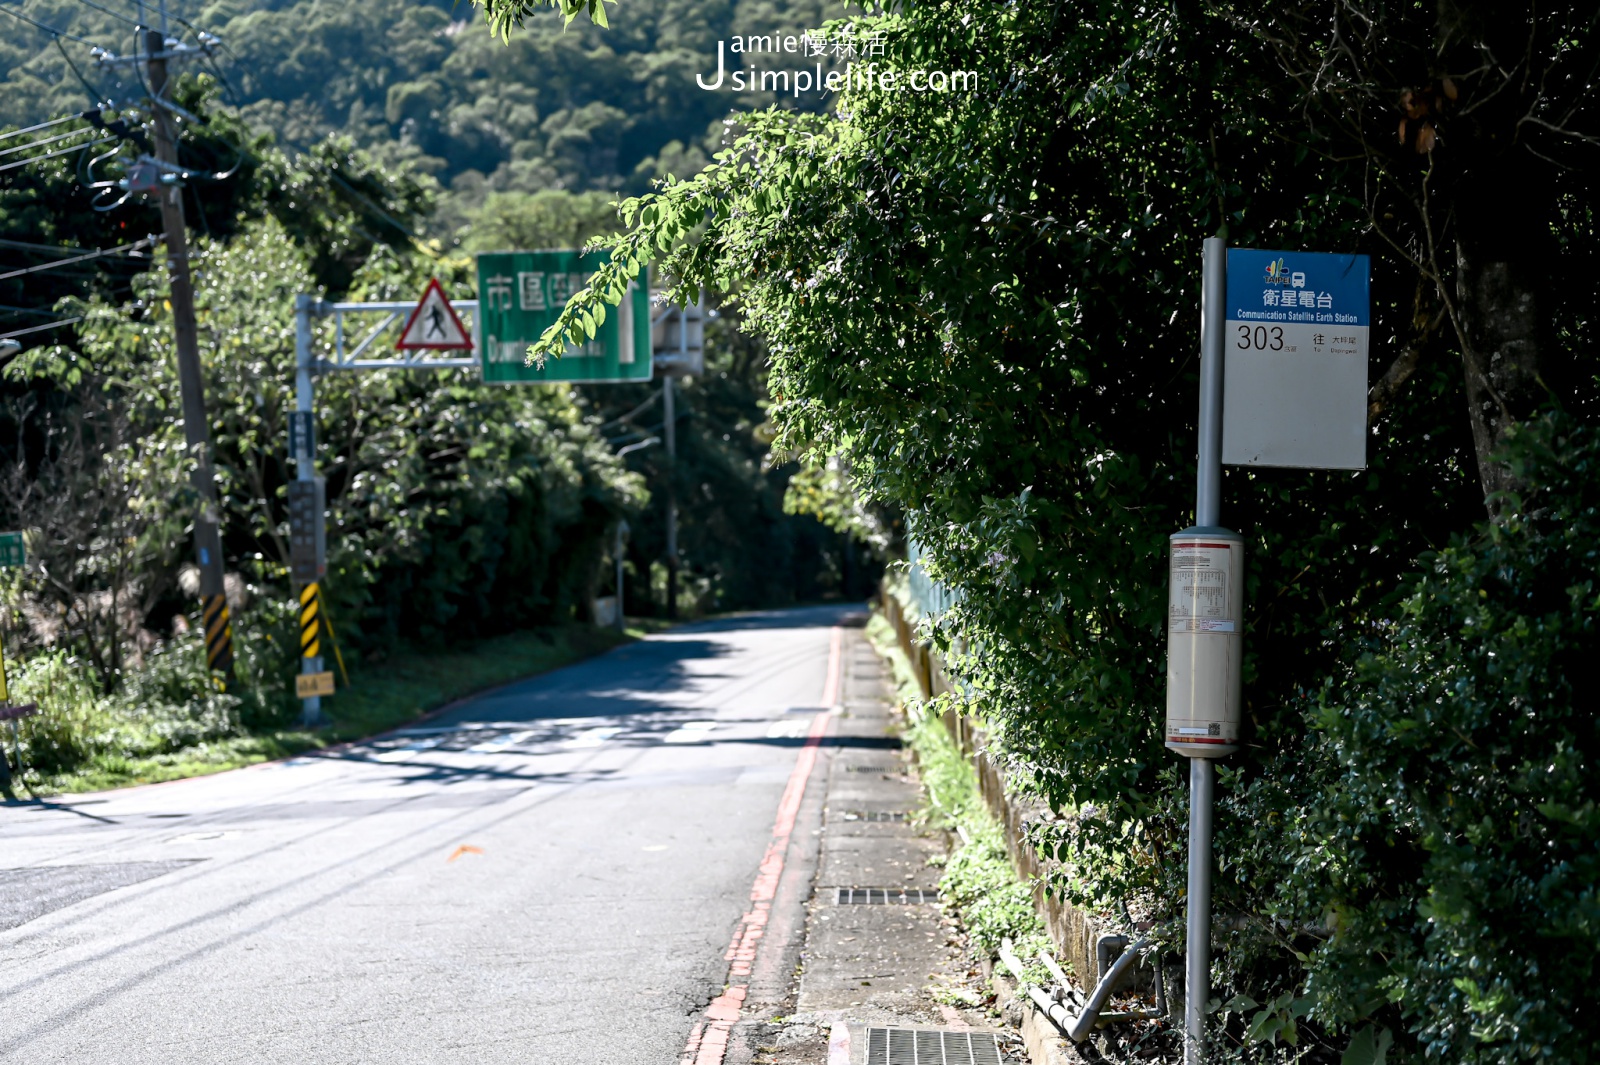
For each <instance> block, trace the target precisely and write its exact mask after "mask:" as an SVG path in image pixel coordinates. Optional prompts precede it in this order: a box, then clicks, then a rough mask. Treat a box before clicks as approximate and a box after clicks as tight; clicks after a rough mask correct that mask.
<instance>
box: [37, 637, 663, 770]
mask: <svg viewBox="0 0 1600 1065" xmlns="http://www.w3.org/2000/svg"><path fill="white" fill-rule="evenodd" d="M647 625H648V628H649V631H657V630H658V629H659V628H664V627H665V626H664V625H659V626H658V625H656V624H654V623H647ZM643 635H645V629H642V628H632V627H630V629H629V631H628V633H627V635H623V634H621V633H618V632H617V631H616V630H614V629H599V628H595V627H594V626H592V625H562V626H554V627H549V628H536V629H529V630H525V631H522V632H515V633H510V634H507V635H504V636H497V637H493V638H491V639H487V640H483V641H481V642H479V643H476V644H472V645H470V646H464V647H458V648H451V649H448V650H440V651H425V650H419V649H415V648H408V649H404V650H400V651H397V652H395V653H394V654H393V655H392V656H390V657H389V658H388V659H387V660H385V661H383V662H379V663H371V664H366V665H362V666H358V667H357V668H356V669H354V670H352V671H351V676H350V685H349V686H348V687H346V686H345V685H344V683H343V681H344V678H343V676H342V675H338V674H337V673H336V675H338V679H339V691H338V693H337V694H335V695H333V696H332V697H330V698H326V699H324V700H323V704H322V705H323V711H324V713H325V714H327V715H328V716H329V717H330V718H331V719H332V725H331V726H329V727H327V728H323V729H318V730H315V731H310V730H305V729H295V728H281V729H270V730H256V731H250V732H244V733H243V734H235V735H223V736H214V735H211V736H207V738H205V739H204V740H203V741H201V742H195V743H188V744H183V745H180V746H177V748H176V749H174V750H168V751H163V752H160V753H130V751H132V752H138V750H139V747H140V746H141V745H142V744H141V743H138V742H131V741H121V740H119V735H120V734H121V733H122V732H123V731H125V730H126V726H125V723H123V722H119V721H118V720H116V718H115V716H114V715H112V714H109V713H107V712H105V711H104V710H101V709H97V708H96V707H95V704H94V700H93V697H92V695H88V694H86V693H84V692H82V691H79V690H77V686H76V685H74V684H73V682H72V680H71V678H68V677H65V675H64V674H62V673H61V670H59V669H57V670H56V673H57V674H58V676H56V677H53V678H50V680H51V683H52V685H53V687H52V689H51V691H50V695H51V697H50V698H40V699H39V702H40V704H41V705H42V706H44V707H45V710H46V714H50V712H51V709H52V706H55V707H56V713H55V714H54V715H52V718H53V720H52V721H51V722H50V724H53V725H55V726H57V727H61V726H63V725H71V726H72V727H75V728H76V729H77V730H78V731H80V732H81V731H85V730H92V731H94V732H95V735H94V736H92V737H91V738H89V739H88V740H87V741H84V742H83V744H82V752H83V753H82V756H81V758H79V759H78V760H77V761H76V764H75V765H72V766H71V767H70V768H68V769H63V770H58V771H55V772H38V771H36V770H33V769H29V770H28V772H27V773H26V775H25V777H24V781H23V782H24V784H25V787H26V790H27V791H30V792H32V793H33V794H35V795H52V794H61V793H76V792H86V791H100V790H104V789H106V788H120V787H128V786H131V785H135V784H153V783H158V782H160V781H164V780H177V779H180V778H184V777H195V776H204V775H206V774H209V773H220V772H224V771H226V770H229V769H239V768H241V767H243V766H247V765H254V764H256V763H258V762H266V761H271V760H272V759H275V758H286V757H290V756H293V755H296V754H302V753H304V752H306V751H310V750H316V749H319V748H322V747H327V746H329V745H330V744H335V743H341V742H345V741H348V740H355V739H361V738H364V737H366V736H371V735H373V734H375V733H379V732H384V731H386V730H388V729H392V728H397V727H399V726H402V725H405V724H407V723H409V722H412V721H415V720H416V719H417V718H419V717H421V716H422V715H424V714H426V713H428V712H429V711H431V710H436V709H438V708H439V707H441V706H444V705H445V704H447V703H450V702H452V701H454V700H456V699H460V698H463V697H465V696H468V695H471V694H473V693H475V692H480V691H483V690H485V689H487V688H493V687H496V686H498V685H501V684H505V683H508V682H510V681H514V680H517V679H519V678H522V677H529V676H533V675H535V674H538V673H545V672H548V671H550V670H553V669H559V668H561V667H562V666H566V665H571V664H572V663H574V662H579V661H582V660H583V659H585V658H589V657H592V656H593V655H596V654H599V653H601V652H602V651H606V650H609V649H611V648H613V647H616V646H618V645H619V644H623V643H627V642H629V641H630V640H633V639H638V638H639V637H641V636H643ZM41 672H42V671H41ZM42 680H43V678H41V682H42ZM41 694H43V693H41ZM44 720H45V719H44V718H33V719H30V720H29V724H30V725H31V724H33V723H34V722H43V721H44ZM47 728H48V726H44V725H41V726H40V727H38V728H37V731H36V734H34V735H33V736H31V737H30V741H31V743H30V745H32V744H42V743H44V742H46V741H48V740H51V739H52V737H50V735H49V734H48V732H47ZM8 738H9V737H8ZM75 739H76V738H75ZM24 760H25V761H28V760H29V759H27V758H26V754H25V759H24Z"/></svg>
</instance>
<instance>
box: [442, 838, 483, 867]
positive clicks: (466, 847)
mask: <svg viewBox="0 0 1600 1065" xmlns="http://www.w3.org/2000/svg"><path fill="white" fill-rule="evenodd" d="M482 853H483V848H482V847H474V846H472V844H470V843H463V844H462V845H461V846H459V847H457V848H456V849H455V850H453V851H451V852H450V857H448V858H446V859H445V860H444V863H445V864H446V865H449V864H450V863H451V862H453V861H455V860H456V859H457V858H459V857H461V856H462V855H463V854H482Z"/></svg>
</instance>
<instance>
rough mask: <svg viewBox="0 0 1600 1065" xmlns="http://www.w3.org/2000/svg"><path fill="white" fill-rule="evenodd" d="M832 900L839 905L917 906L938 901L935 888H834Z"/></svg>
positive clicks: (937, 893)
mask: <svg viewBox="0 0 1600 1065" xmlns="http://www.w3.org/2000/svg"><path fill="white" fill-rule="evenodd" d="M834 891H835V893H836V894H835V895H834V897H833V901H834V903H835V904H836V905H839V906H917V905H920V904H922V903H925V902H938V901H939V892H938V889H937V888H894V887H891V888H881V887H842V888H834Z"/></svg>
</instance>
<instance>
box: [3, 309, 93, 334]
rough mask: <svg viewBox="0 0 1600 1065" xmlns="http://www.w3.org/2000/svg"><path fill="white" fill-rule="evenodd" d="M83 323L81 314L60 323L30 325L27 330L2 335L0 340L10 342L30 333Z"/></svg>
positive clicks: (16, 330) (14, 330)
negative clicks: (14, 338)
mask: <svg viewBox="0 0 1600 1065" xmlns="http://www.w3.org/2000/svg"><path fill="white" fill-rule="evenodd" d="M81 321H83V315H81V314H80V315H78V316H77V317H76V318H63V319H61V321H59V322H49V323H47V324H45V325H30V326H29V327H28V328H26V329H13V330H12V331H11V332H9V333H0V340H10V339H11V338H12V337H20V336H23V335H25V334H28V333H37V332H40V331H41V330H45V329H58V328H60V327H61V326H64V325H71V324H72V323H73V322H81Z"/></svg>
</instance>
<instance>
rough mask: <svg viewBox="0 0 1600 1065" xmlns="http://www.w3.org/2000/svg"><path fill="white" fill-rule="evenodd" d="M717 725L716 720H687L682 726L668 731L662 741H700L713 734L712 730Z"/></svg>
mask: <svg viewBox="0 0 1600 1065" xmlns="http://www.w3.org/2000/svg"><path fill="white" fill-rule="evenodd" d="M716 727H717V723H716V722H715V721H685V722H684V723H683V724H682V725H681V726H679V727H678V728H676V729H673V730H672V731H671V732H669V733H667V736H666V738H665V739H664V740H662V741H661V742H662V743H700V742H702V741H704V740H705V739H706V738H707V737H708V736H710V735H711V730H712V729H714V728H716Z"/></svg>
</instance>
